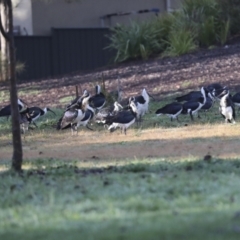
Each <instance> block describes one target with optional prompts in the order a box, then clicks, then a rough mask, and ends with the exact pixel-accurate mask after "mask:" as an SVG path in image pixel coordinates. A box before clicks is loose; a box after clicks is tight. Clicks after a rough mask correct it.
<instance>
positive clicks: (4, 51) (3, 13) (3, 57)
mask: <svg viewBox="0 0 240 240" xmlns="http://www.w3.org/2000/svg"><path fill="white" fill-rule="evenodd" d="M0 14H1V16H2V19H1V20H2V26H3V29H7V21H6V20H7V19H6V17H4V16H6V8H5V7H4V5H3V4H1V5H0ZM0 42H1V58H0V59H1V80H2V81H6V80H7V66H6V64H7V62H6V59H7V56H8V53H7V40H6V39H5V37H4V36H3V35H2V34H1V35H0Z"/></svg>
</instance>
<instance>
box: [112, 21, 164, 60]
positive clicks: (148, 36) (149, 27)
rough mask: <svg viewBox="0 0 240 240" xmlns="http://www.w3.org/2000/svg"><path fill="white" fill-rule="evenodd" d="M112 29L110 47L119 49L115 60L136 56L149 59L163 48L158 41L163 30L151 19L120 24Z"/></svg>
mask: <svg viewBox="0 0 240 240" xmlns="http://www.w3.org/2000/svg"><path fill="white" fill-rule="evenodd" d="M111 30H112V35H111V36H109V38H110V40H111V43H110V45H109V46H108V48H111V49H115V50H117V55H116V57H115V62H122V61H125V60H128V59H134V58H142V59H147V58H148V57H149V56H150V55H151V54H153V53H156V52H159V51H160V49H161V44H160V42H159V41H158V39H159V34H160V31H161V30H160V29H158V28H156V25H155V24H152V22H150V21H149V22H142V23H137V22H132V23H131V25H130V26H124V25H118V26H117V27H115V28H112V29H111Z"/></svg>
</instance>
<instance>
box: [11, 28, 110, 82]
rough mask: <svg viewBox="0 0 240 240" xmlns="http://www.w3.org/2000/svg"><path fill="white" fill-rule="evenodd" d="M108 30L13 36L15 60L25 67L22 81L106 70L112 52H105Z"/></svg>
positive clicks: (53, 31) (93, 29)
mask: <svg viewBox="0 0 240 240" xmlns="http://www.w3.org/2000/svg"><path fill="white" fill-rule="evenodd" d="M107 34H110V31H109V29H108V28H91V29H55V28H54V29H53V30H52V35H51V36H48V37H45V36H16V37H15V46H16V58H17V60H18V61H21V62H23V63H24V64H25V71H24V72H23V73H21V74H19V78H20V79H22V80H31V79H32V80H33V79H34V80H36V79H41V78H48V77H54V76H59V75H64V74H69V73H72V72H76V71H81V70H93V69H95V68H98V67H103V66H106V65H107V64H109V63H110V62H111V60H112V59H113V55H114V53H113V51H110V50H106V49H105V48H106V46H107V45H108V44H109V39H108V38H107V37H106V35H107Z"/></svg>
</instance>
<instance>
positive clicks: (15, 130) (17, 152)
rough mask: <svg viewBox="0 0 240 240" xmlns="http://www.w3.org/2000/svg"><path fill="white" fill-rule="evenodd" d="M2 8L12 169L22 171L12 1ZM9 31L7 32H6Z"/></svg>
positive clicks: (5, 0) (0, 23)
mask: <svg viewBox="0 0 240 240" xmlns="http://www.w3.org/2000/svg"><path fill="white" fill-rule="evenodd" d="M1 4H2V7H4V8H5V9H6V11H5V13H6V15H4V16H1V17H2V18H5V19H6V21H7V22H8V29H4V28H3V25H2V22H1V21H0V31H1V33H2V35H3V36H4V38H5V39H6V40H7V49H8V53H9V54H8V59H7V60H8V62H7V69H8V70H7V73H8V74H7V75H8V80H9V84H10V86H9V87H10V102H11V113H12V140H13V156H12V169H13V170H15V171H21V169H22V155H23V154H22V141H21V131H20V121H19V109H18V102H17V100H18V96H17V84H16V60H15V46H14V36H13V11H12V10H13V9H12V1H11V0H1ZM6 30H7V31H6Z"/></svg>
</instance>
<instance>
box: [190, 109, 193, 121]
mask: <svg viewBox="0 0 240 240" xmlns="http://www.w3.org/2000/svg"><path fill="white" fill-rule="evenodd" d="M189 114H190V117H191V120H192V121H194V119H193V114H192V111H190V113H189Z"/></svg>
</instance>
